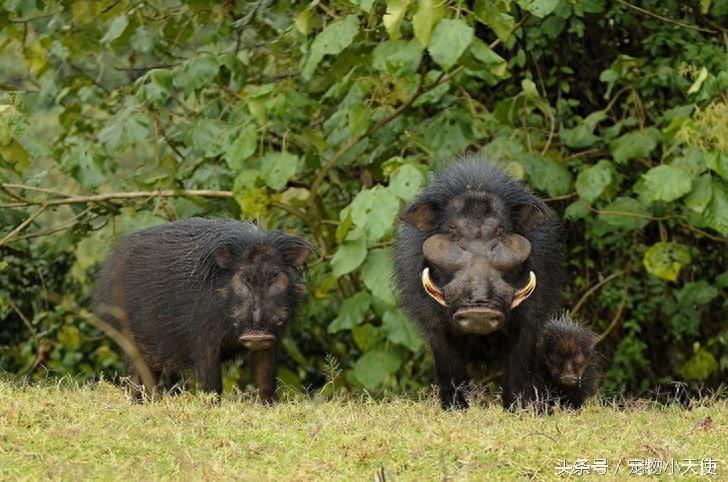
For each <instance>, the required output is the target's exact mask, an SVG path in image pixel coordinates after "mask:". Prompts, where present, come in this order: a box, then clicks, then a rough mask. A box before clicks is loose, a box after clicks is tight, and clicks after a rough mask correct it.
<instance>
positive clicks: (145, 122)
mask: <svg viewBox="0 0 728 482" xmlns="http://www.w3.org/2000/svg"><path fill="white" fill-rule="evenodd" d="M148 135H149V119H148V118H147V116H145V115H144V114H141V113H133V112H132V111H131V110H129V109H124V110H122V111H121V112H119V113H118V114H117V115H115V116H114V117H112V118H111V119H109V121H108V122H107V123H106V126H105V127H104V128H103V129H101V132H99V141H101V142H102V143H103V144H104V145H105V146H106V147H107V148H108V149H109V150H110V151H112V152H116V151H120V150H123V149H126V148H127V147H131V146H133V145H134V144H136V143H137V142H139V141H141V140H142V139H144V138H146V137H147V136H148Z"/></svg>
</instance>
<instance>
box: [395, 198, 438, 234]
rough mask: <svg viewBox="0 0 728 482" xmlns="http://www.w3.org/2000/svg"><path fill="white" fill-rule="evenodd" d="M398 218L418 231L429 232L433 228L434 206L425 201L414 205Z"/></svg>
mask: <svg viewBox="0 0 728 482" xmlns="http://www.w3.org/2000/svg"><path fill="white" fill-rule="evenodd" d="M399 218H400V219H401V220H402V221H404V222H405V223H408V224H411V225H412V226H414V227H416V228H417V229H419V230H420V231H430V230H432V229H434V227H435V206H434V205H433V204H432V203H428V202H425V201H423V202H418V203H414V204H412V205H411V206H409V207H408V208H407V209H405V211H404V212H403V213H402V214H401V215H400V217H399Z"/></svg>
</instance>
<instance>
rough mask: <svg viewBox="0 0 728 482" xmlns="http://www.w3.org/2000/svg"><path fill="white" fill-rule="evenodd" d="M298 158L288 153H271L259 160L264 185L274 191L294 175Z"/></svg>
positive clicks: (296, 170)
mask: <svg viewBox="0 0 728 482" xmlns="http://www.w3.org/2000/svg"><path fill="white" fill-rule="evenodd" d="M299 164H300V163H299V159H298V156H297V155H295V154H291V153H290V152H272V153H270V154H267V155H265V156H263V157H261V158H260V172H261V174H262V175H263V178H264V179H265V183H266V184H267V185H268V186H269V187H270V188H271V189H274V190H276V191H278V190H280V189H281V188H282V187H284V186H285V185H286V183H287V182H288V181H289V180H290V179H291V178H292V177H293V176H295V175H296V172H298V166H299Z"/></svg>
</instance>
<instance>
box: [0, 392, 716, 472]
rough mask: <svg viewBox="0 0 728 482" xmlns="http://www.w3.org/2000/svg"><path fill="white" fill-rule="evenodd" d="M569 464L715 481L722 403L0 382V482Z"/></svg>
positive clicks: (533, 468)
mask: <svg viewBox="0 0 728 482" xmlns="http://www.w3.org/2000/svg"><path fill="white" fill-rule="evenodd" d="M242 398H244V397H242ZM577 458H588V459H590V463H591V461H592V460H593V459H597V458H606V459H608V463H609V470H610V474H611V473H612V472H613V470H614V468H615V467H616V464H617V461H618V460H619V459H622V461H623V465H624V466H623V467H622V469H621V472H620V477H619V478H624V476H625V475H626V474H627V473H628V469H627V467H626V464H627V459H635V458H636V459H659V460H664V461H670V460H671V459H674V460H676V461H682V460H683V459H707V458H711V459H714V460H715V461H716V465H717V467H716V471H717V474H718V475H717V477H715V478H714V480H721V479H722V480H728V479H726V477H728V460H727V458H728V402H727V401H725V400H723V401H710V402H706V403H704V404H700V405H699V406H698V407H696V408H694V409H692V410H685V409H682V408H679V407H677V406H676V407H659V406H656V405H655V404H651V403H648V402H640V403H634V404H630V406H629V407H628V408H621V409H620V408H616V407H612V406H602V405H599V404H597V403H596V402H592V404H590V405H588V406H587V407H585V409H584V410H583V411H582V412H580V413H568V412H557V413H555V414H554V415H552V416H546V417H541V416H535V415H534V414H532V413H531V412H528V411H523V412H520V413H516V414H511V413H505V412H504V411H503V410H501V408H500V407H499V406H498V405H497V403H495V401H492V400H491V401H486V402H483V403H479V404H476V406H474V407H473V408H471V409H470V410H468V411H467V412H443V411H441V410H440V408H439V407H438V405H437V403H435V401H434V400H432V399H424V400H411V399H406V398H393V399H391V400H386V401H378V400H371V399H359V400H354V399H350V398H341V399H337V400H333V401H324V402H314V401H311V400H310V399H303V398H299V399H296V400H292V401H288V402H283V403H279V404H278V405H276V406H274V407H263V406H261V405H259V404H257V403H255V402H254V401H251V400H245V399H241V397H239V396H238V397H235V396H227V397H224V399H223V401H222V403H220V404H219V405H214V404H212V403H211V402H210V400H209V398H205V397H204V396H196V395H192V394H183V395H180V396H176V397H165V398H164V399H162V400H161V401H159V402H155V403H148V404H144V405H137V404H131V403H129V401H128V399H127V397H126V394H125V393H124V391H123V390H122V389H120V388H119V387H117V386H114V385H111V384H108V383H105V382H100V383H94V384H87V385H81V386H79V385H78V384H74V383H73V382H70V383H69V382H61V383H58V384H56V385H52V384H48V383H43V384H38V385H27V384H22V383H18V382H14V381H7V380H5V381H2V380H0V479H13V480H16V479H21V480H23V479H26V480H38V479H63V480H76V479H100V480H158V479H173V480H180V479H181V480H203V479H204V480H228V479H237V480H296V481H299V480H301V481H306V480H316V481H318V480H489V481H490V480H511V479H515V478H521V479H528V478H535V479H538V480H544V479H545V480H551V479H559V478H560V477H558V476H557V475H556V467H557V465H558V464H559V463H560V461H561V459H566V462H567V463H570V464H573V463H574V462H575V461H576V459H577ZM591 477H592V478H601V477H602V476H598V475H592V476H591ZM608 478H609V479H614V478H615V477H614V475H611V476H609V477H608ZM691 478H694V479H699V476H698V475H695V474H694V475H693V476H692V477H691Z"/></svg>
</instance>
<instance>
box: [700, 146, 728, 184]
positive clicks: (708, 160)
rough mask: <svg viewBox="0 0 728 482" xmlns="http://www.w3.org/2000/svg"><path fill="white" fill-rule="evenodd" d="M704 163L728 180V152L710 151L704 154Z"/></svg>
mask: <svg viewBox="0 0 728 482" xmlns="http://www.w3.org/2000/svg"><path fill="white" fill-rule="evenodd" d="M705 164H706V165H707V166H708V167H709V168H710V169H711V170H713V171H714V172H715V173H716V174H718V175H719V176H720V177H722V178H723V179H725V180H726V181H728V154H726V153H723V152H719V151H712V152H709V153H708V154H707V155H706V156H705Z"/></svg>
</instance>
